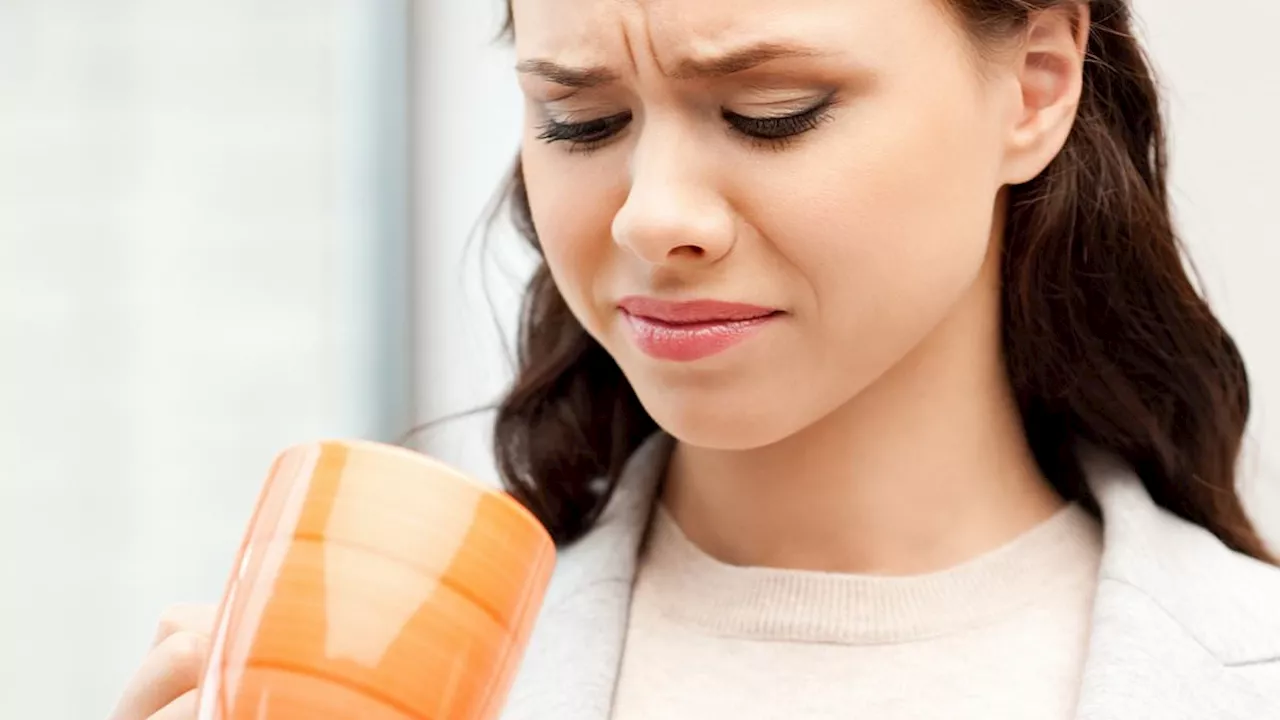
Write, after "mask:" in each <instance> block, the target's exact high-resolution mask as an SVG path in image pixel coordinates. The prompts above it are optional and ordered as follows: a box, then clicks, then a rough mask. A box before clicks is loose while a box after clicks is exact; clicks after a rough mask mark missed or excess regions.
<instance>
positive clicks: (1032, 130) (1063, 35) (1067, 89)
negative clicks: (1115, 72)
mask: <svg viewBox="0 0 1280 720" xmlns="http://www.w3.org/2000/svg"><path fill="white" fill-rule="evenodd" d="M1089 28H1090V14H1089V5H1088V3H1085V2H1067V3H1063V4H1061V5H1058V6H1056V7H1053V8H1050V9H1048V10H1039V11H1036V12H1034V13H1032V15H1031V18H1030V20H1029V22H1028V24H1027V31H1026V35H1025V37H1024V38H1023V43H1022V45H1021V46H1020V47H1019V48H1018V49H1017V51H1016V52H1015V55H1014V57H1013V59H1012V60H1013V66H1012V69H1013V71H1014V74H1015V81H1016V82H1017V84H1018V86H1019V89H1020V90H1021V93H1020V96H1019V99H1018V103H1019V104H1018V106H1017V108H1016V112H1015V113H1014V116H1013V117H1014V123H1013V125H1012V126H1011V127H1010V129H1009V134H1008V143H1007V148H1006V157H1005V167H1004V178H1003V179H1004V181H1005V182H1006V183H1007V184H1010V185H1017V184H1020V183H1024V182H1027V181H1029V180H1031V179H1032V178H1034V177H1035V176H1037V175H1039V174H1040V173H1041V172H1043V171H1044V169H1045V168H1046V167H1048V166H1049V163H1050V162H1052V161H1053V159H1054V158H1055V157H1057V155H1058V153H1059V152H1061V151H1062V147H1063V145H1065V144H1066V142H1067V136H1068V135H1070V134H1071V128H1072V126H1073V125H1074V124H1075V119H1076V110H1077V108H1078V107H1079V105H1080V95H1081V92H1082V89H1083V86H1084V61H1085V56H1086V53H1087V52H1088V44H1089Z"/></svg>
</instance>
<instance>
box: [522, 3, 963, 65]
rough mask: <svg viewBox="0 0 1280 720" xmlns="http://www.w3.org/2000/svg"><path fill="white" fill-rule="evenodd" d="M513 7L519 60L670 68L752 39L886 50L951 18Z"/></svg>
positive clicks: (778, 10) (933, 8) (820, 50)
mask: <svg viewBox="0 0 1280 720" xmlns="http://www.w3.org/2000/svg"><path fill="white" fill-rule="evenodd" d="M512 11H513V20H514V24H515V30H516V33H515V40H516V51H517V55H518V56H519V57H520V58H521V59H522V60H528V59H549V60H553V61H554V62H556V63H558V64H565V65H573V66H604V65H616V64H619V63H626V62H634V61H636V59H637V58H640V57H648V58H650V59H651V60H652V61H654V62H656V63H657V64H658V65H659V66H660V67H661V68H662V69H663V70H665V71H666V72H667V73H668V74H670V75H673V76H674V75H679V74H680V68H682V67H688V66H689V64H690V62H692V63H695V64H696V63H698V62H699V61H711V60H714V59H716V58H720V57H723V56H726V55H731V54H734V53H736V52H739V51H742V50H743V49H745V48H750V47H760V46H772V47H790V48H794V49H800V50H807V51H809V52H811V53H817V54H832V53H840V52H852V51H857V50H859V49H861V50H862V52H865V53H876V52H880V53H883V52H884V51H886V50H888V49H889V48H890V47H899V48H900V47H901V46H902V45H903V44H904V43H906V44H914V43H916V42H919V40H918V38H919V36H920V35H921V30H922V29H925V30H927V29H928V26H930V25H934V26H937V27H940V28H945V26H946V19H945V17H944V14H943V13H941V12H939V11H938V9H937V3H936V2H935V1H934V0H512ZM926 36H927V33H926Z"/></svg>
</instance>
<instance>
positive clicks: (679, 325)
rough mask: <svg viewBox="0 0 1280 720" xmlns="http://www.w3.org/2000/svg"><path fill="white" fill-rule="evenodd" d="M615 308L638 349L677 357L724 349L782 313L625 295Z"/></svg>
mask: <svg viewBox="0 0 1280 720" xmlns="http://www.w3.org/2000/svg"><path fill="white" fill-rule="evenodd" d="M618 307H619V308H620V309H621V310H622V313H623V315H624V316H625V317H626V319H627V323H628V325H629V326H630V328H631V335H632V338H633V339H634V340H635V342H636V345H637V346H639V348H640V350H642V351H643V352H644V353H645V354H647V355H649V356H651V357H654V358H657V359H659V360H674V361H677V362H692V361H694V360H700V359H702V358H705V357H710V356H712V355H715V354H717V353H721V352H724V351H725V350H728V349H729V348H731V347H733V346H735V345H737V344H739V343H741V342H743V341H745V340H747V339H748V338H750V337H752V336H753V335H755V334H756V333H758V332H759V331H760V330H761V329H763V328H764V326H765V325H767V324H768V323H769V322H771V321H772V320H774V319H776V318H777V317H778V316H779V315H780V314H781V313H780V311H779V310H777V309H776V308H768V307H761V306H759V305H748V304H744V303H731V302H721V301H719V300H693V301H688V302H668V301H665V300H657V299H654V298H645V297H627V298H623V300H622V301H621V302H619V303H618Z"/></svg>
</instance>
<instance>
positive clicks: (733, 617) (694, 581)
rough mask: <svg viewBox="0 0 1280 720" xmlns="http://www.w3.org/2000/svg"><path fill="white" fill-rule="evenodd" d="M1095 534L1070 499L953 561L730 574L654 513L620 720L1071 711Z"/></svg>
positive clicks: (1038, 718)
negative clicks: (865, 571)
mask: <svg viewBox="0 0 1280 720" xmlns="http://www.w3.org/2000/svg"><path fill="white" fill-rule="evenodd" d="M1101 549H1102V537H1101V528H1100V526H1099V524H1098V523H1097V522H1096V521H1095V520H1094V519H1093V518H1092V517H1091V516H1089V515H1088V514H1087V513H1086V512H1084V511H1083V510H1082V509H1080V508H1079V507H1078V506H1075V505H1068V506H1067V507H1065V508H1064V509H1063V510H1062V511H1060V512H1059V513H1058V514H1056V515H1055V516H1054V517H1053V518H1051V519H1050V520H1048V521H1046V522H1045V523H1043V524H1041V525H1040V526H1039V527H1037V528H1034V529H1033V530H1031V531H1029V532H1027V533H1025V534H1024V535H1023V536H1022V537H1019V538H1017V539H1015V540H1014V541H1013V542H1011V543H1009V544H1007V545H1006V546H1004V547H1002V548H999V549H997V550H995V551H993V552H991V553H988V554H986V555H983V556H982V557H979V558H976V559H974V560H971V561H969V562H967V563H964V564H962V565H960V566H958V567H955V568H952V569H950V570H947V571H944V572H939V573H935V574H929V575H922V576H913V577H875V576H866V575H844V574H834V573H820V572H810V571H795V570H777V569H768V568H756V567H737V566H731V565H727V564H724V563H722V562H719V561H717V560H716V559H714V558H712V557H710V556H709V555H707V554H706V553H704V552H703V551H701V550H700V549H699V548H698V547H696V546H695V545H693V543H692V542H690V541H689V540H688V538H686V537H685V535H684V534H683V533H682V532H681V530H680V528H679V527H678V526H677V525H676V523H675V522H674V520H673V519H672V517H671V516H670V515H669V514H668V513H667V512H666V511H665V510H664V509H663V508H662V507H661V505H659V507H658V508H657V510H656V512H655V518H654V526H653V529H652V535H651V537H650V538H649V540H648V543H647V545H646V547H645V549H644V552H643V553H642V555H641V560H640V562H641V564H640V568H639V572H638V575H637V577H636V582H635V587H634V595H633V599H632V610H631V617H630V621H629V626H628V633H627V638H626V644H625V649H624V652H623V661H622V667H621V674H620V677H619V681H618V687H617V692H616V695H615V700H614V711H613V718H614V720H720V719H721V718H726V719H729V718H732V719H733V720H766V719H767V720H807V719H809V718H876V719H877V720H907V719H909V720H918V719H920V718H947V719H948V720H968V719H970V718H972V719H974V720H979V719H980V720H1003V719H1005V718H1008V719H1010V720H1012V719H1013V718H1017V719H1019V720H1023V719H1029V718H1034V719H1035V720H1057V719H1060V718H1061V719H1065V718H1070V717H1072V715H1073V711H1074V709H1075V705H1076V697H1077V692H1078V689H1079V686H1080V680H1081V667H1082V665H1083V662H1084V657H1085V651H1086V646H1087V643H1088V639H1089V627H1090V615H1091V610H1092V608H1091V605H1092V600H1093V597H1094V593H1095V589H1096V583H1097V572H1098V563H1099V558H1100V556H1101Z"/></svg>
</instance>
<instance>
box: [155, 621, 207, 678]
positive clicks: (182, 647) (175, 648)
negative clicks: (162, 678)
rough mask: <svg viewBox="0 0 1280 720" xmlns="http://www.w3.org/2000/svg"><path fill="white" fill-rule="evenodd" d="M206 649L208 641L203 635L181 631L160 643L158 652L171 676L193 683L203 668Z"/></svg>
mask: <svg viewBox="0 0 1280 720" xmlns="http://www.w3.org/2000/svg"><path fill="white" fill-rule="evenodd" d="M207 648H208V639H207V638H205V637H204V636H203V635H201V634H199V633H196V632H191V631H189V630H181V631H179V632H176V633H174V634H173V635H170V636H169V637H168V638H167V639H166V640H165V641H164V642H163V643H161V646H160V648H159V650H160V652H161V653H162V654H163V658H164V664H165V665H166V666H167V667H168V668H169V670H170V672H171V673H172V674H174V675H177V676H180V677H183V678H191V679H192V680H193V681H194V680H195V679H197V678H198V677H199V675H200V671H201V669H202V668H203V666H204V658H205V651H206V649H207Z"/></svg>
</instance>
